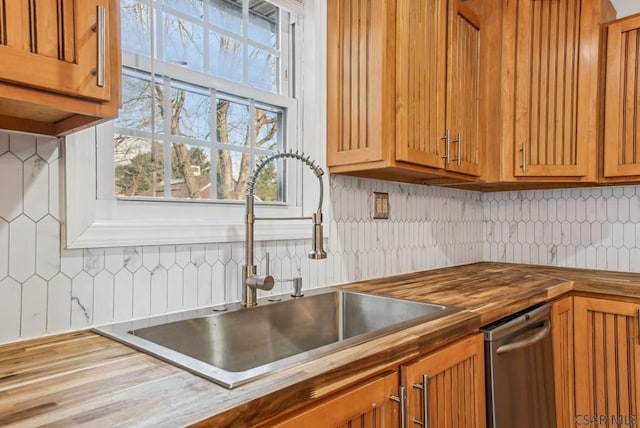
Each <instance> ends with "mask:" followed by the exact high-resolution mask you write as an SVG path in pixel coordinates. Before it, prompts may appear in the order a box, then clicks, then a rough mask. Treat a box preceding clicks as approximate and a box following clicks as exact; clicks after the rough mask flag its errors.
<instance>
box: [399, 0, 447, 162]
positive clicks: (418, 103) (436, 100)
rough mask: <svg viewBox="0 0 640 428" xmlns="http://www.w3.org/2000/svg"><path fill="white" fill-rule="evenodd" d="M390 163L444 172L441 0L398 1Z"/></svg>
mask: <svg viewBox="0 0 640 428" xmlns="http://www.w3.org/2000/svg"><path fill="white" fill-rule="evenodd" d="M396 40H397V52H396V57H397V80H398V83H397V91H398V95H397V97H398V102H397V112H396V113H397V132H396V159H397V160H401V161H405V162H411V163H416V164H420V165H427V166H432V167H436V168H444V166H445V165H444V160H443V158H442V156H443V154H444V149H445V140H444V139H443V136H444V135H445V131H446V121H445V119H446V117H445V113H446V112H445V103H446V90H447V76H446V72H447V1H446V0H398V13H397V38H396Z"/></svg>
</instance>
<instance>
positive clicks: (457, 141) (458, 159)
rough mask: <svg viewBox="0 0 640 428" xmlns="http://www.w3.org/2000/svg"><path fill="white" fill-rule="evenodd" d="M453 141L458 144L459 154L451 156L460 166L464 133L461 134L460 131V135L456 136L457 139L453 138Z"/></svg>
mask: <svg viewBox="0 0 640 428" xmlns="http://www.w3.org/2000/svg"><path fill="white" fill-rule="evenodd" d="M451 142H452V143H457V144H458V150H457V151H458V155H457V156H456V157H455V158H451V160H452V161H456V165H458V166H460V158H461V156H460V155H461V153H462V134H460V133H459V132H458V136H457V137H456V139H455V140H451Z"/></svg>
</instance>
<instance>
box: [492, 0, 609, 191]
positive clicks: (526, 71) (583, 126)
mask: <svg viewBox="0 0 640 428" xmlns="http://www.w3.org/2000/svg"><path fill="white" fill-rule="evenodd" d="M599 1H600V0H562V1H559V0H520V1H517V2H515V1H514V2H507V3H506V6H505V13H506V15H505V16H506V22H505V48H506V50H505V52H504V56H505V58H506V60H507V61H511V60H513V63H511V65H510V66H509V68H510V69H511V70H513V71H512V72H513V74H514V76H515V86H514V88H513V89H514V90H515V93H514V94H512V95H513V98H512V99H513V100H515V111H514V112H513V117H505V120H508V121H511V120H513V127H514V129H513V134H511V133H505V139H506V142H507V144H513V146H514V147H513V154H514V158H513V162H514V165H513V166H514V169H513V171H514V174H515V176H533V177H562V176H565V177H583V176H586V175H588V174H592V175H593V176H594V177H593V178H594V179H595V162H596V159H595V141H596V140H595V139H596V128H595V127H596V119H597V114H596V107H597V106H596V94H597V90H596V88H597V67H598V63H597V60H598V58H597V52H598V51H597V45H598V40H597V38H598V34H599V33H598V31H599V29H598V24H599V21H598V19H597V18H598V16H594V15H596V11H597V7H596V3H597V2H599ZM594 39H595V40H594ZM507 99H508V98H507ZM508 108H510V107H508ZM512 137H513V140H512V141H511V138H512Z"/></svg>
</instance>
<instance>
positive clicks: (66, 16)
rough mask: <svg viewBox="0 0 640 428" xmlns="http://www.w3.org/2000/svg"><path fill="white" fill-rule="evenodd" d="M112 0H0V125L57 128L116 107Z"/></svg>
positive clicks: (55, 131)
mask: <svg viewBox="0 0 640 428" xmlns="http://www.w3.org/2000/svg"><path fill="white" fill-rule="evenodd" d="M119 16H120V10H119V2H118V0H83V1H77V0H42V1H40V0H39V1H35V0H0V22H1V23H2V24H0V64H2V65H1V66H0V128H3V129H13V130H20V131H29V132H36V133H43V134H48V135H61V134H64V133H67V132H70V131H72V130H75V129H79V128H81V127H85V126H88V125H89V124H92V123H95V122H97V121H100V120H102V119H104V118H111V117H115V116H116V115H117V111H118V108H119V105H120V75H121V60H120V55H121V54H120V29H119Z"/></svg>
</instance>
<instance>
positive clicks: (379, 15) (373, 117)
mask: <svg viewBox="0 0 640 428" xmlns="http://www.w3.org/2000/svg"><path fill="white" fill-rule="evenodd" d="M327 8H328V11H327V13H328V31H327V62H328V64H327V69H328V74H327V75H328V79H329V81H328V82H327V88H328V89H327V121H328V124H329V125H328V127H327V163H328V165H329V166H334V165H344V164H353V163H358V162H371V161H378V160H382V159H383V156H384V154H385V153H386V150H387V149H388V147H389V145H390V144H393V133H394V132H395V128H394V126H395V114H394V98H395V65H394V64H395V62H394V61H395V59H394V58H395V49H394V46H395V45H394V38H395V0H375V1H367V0H330V1H329V2H328V3H327Z"/></svg>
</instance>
